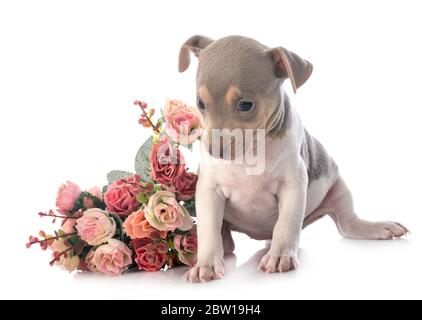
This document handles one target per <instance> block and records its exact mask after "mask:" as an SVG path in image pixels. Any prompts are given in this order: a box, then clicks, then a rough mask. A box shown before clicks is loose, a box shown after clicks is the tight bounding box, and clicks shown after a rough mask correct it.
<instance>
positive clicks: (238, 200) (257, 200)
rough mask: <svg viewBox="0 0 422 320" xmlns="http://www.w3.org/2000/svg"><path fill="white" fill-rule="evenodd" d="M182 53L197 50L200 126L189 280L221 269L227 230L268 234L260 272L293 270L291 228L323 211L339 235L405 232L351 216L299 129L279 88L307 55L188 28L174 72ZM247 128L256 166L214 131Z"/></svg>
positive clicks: (305, 71)
mask: <svg viewBox="0 0 422 320" xmlns="http://www.w3.org/2000/svg"><path fill="white" fill-rule="evenodd" d="M191 53H193V54H195V55H196V56H197V57H198V58H199V64H198V71H197V103H198V108H199V109H200V110H201V112H202V115H203V116H204V119H205V128H204V134H203V137H202V142H201V162H200V172H199V179H198V184H197V192H196V210H197V217H198V242H199V247H198V262H197V264H196V266H195V267H194V268H192V269H191V270H190V271H188V272H187V274H186V277H187V279H188V280H189V281H191V282H199V281H202V282H206V281H210V280H212V279H220V278H222V277H223V275H224V262H223V256H224V254H225V253H231V252H233V250H234V242H233V239H232V236H231V231H232V230H235V231H240V232H243V233H245V234H247V235H249V236H250V237H252V238H254V239H258V240H264V239H268V240H271V245H270V248H269V250H268V253H267V254H266V255H265V256H264V257H263V258H262V260H261V262H260V265H259V267H260V268H261V269H262V270H264V271H266V272H285V271H289V270H291V269H296V268H297V266H298V257H297V252H298V249H299V237H300V232H301V229H302V228H304V227H306V226H307V225H309V224H310V223H312V222H314V221H315V220H317V219H318V218H321V217H322V216H324V215H329V216H330V217H331V218H332V219H333V220H334V222H335V223H336V225H337V228H338V230H339V232H340V233H341V235H343V236H344V237H348V238H355V239H394V238H397V237H401V236H403V235H405V234H406V233H407V232H408V230H407V229H406V227H404V226H403V225H401V224H400V223H396V222H369V221H366V220H362V219H360V218H359V217H358V216H357V215H356V213H355V212H354V208H353V201H352V195H351V193H350V191H349V189H348V188H347V186H346V184H345V182H344V181H343V179H342V178H341V176H340V175H339V172H338V168H337V165H336V164H335V162H334V161H333V159H331V158H330V156H329V155H328V154H327V152H326V151H325V150H324V148H323V146H322V145H321V144H320V143H319V142H318V141H317V140H316V139H315V138H313V137H312V136H311V135H309V133H308V132H307V131H306V129H305V128H304V127H303V125H302V123H301V120H300V118H299V116H298V114H297V112H296V111H295V109H294V108H293V107H292V105H291V104H290V101H289V98H288V96H287V95H286V93H285V91H284V90H283V89H282V87H281V86H282V84H283V82H284V80H286V79H287V78H289V79H290V82H291V84H292V86H293V90H294V92H296V90H297V88H299V87H300V86H302V85H303V84H304V83H305V82H306V80H307V79H308V78H309V76H310V75H311V73H312V64H311V63H309V62H308V61H306V60H304V59H302V58H300V57H299V56H298V55H296V54H294V53H293V52H290V51H288V50H286V49H284V48H281V47H279V48H268V47H266V46H264V45H262V44H260V43H258V42H257V41H255V40H252V39H249V38H245V37H241V36H229V37H226V38H222V39H220V40H217V41H213V40H211V39H209V38H207V37H204V36H199V35H196V36H193V37H191V38H190V39H188V40H187V41H186V42H185V43H184V44H183V46H182V48H181V50H180V56H179V71H180V72H183V71H185V70H186V69H187V68H188V66H189V63H190V55H191ZM247 129H261V130H262V131H263V132H264V137H263V138H262V139H261V141H258V139H257V135H255V136H254V139H252V140H253V141H252V143H251V145H252V147H251V148H252V149H253V150H255V151H256V150H257V149H259V144H264V146H265V152H264V153H263V154H259V152H258V154H257V158H259V157H261V158H262V159H261V160H265V167H264V168H263V170H262V172H260V173H259V174H250V171H248V170H250V165H249V164H247V163H239V162H236V161H233V160H234V159H235V155H234V154H233V150H234V149H235V148H236V146H235V141H234V140H235V139H234V137H233V136H232V137H229V139H226V140H224V139H223V137H224V138H226V137H225V136H224V135H221V136H219V137H217V138H216V136H215V135H214V132H215V131H216V130H217V131H218V130H220V131H221V130H226V131H227V130H228V131H229V132H233V130H240V132H242V133H245V132H246V131H247ZM217 140H218V141H217ZM222 141H223V142H222ZM215 145H218V147H217V148H215ZM229 148H230V149H231V151H230V152H229V153H230V156H229V158H230V159H226V157H225V156H224V155H225V154H226V153H225V152H226V151H227V149H229ZM245 148H246V143H245Z"/></svg>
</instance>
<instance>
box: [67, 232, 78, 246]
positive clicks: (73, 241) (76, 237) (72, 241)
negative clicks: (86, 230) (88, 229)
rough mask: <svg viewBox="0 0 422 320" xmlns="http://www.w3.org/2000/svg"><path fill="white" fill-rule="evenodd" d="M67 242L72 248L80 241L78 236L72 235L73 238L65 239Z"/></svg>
mask: <svg viewBox="0 0 422 320" xmlns="http://www.w3.org/2000/svg"><path fill="white" fill-rule="evenodd" d="M67 241H68V242H69V243H70V244H71V245H72V246H74V245H76V244H77V243H78V242H80V241H81V238H79V236H78V235H76V234H75V235H73V236H71V237H70V238H68V239H67Z"/></svg>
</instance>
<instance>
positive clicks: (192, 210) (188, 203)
mask: <svg viewBox="0 0 422 320" xmlns="http://www.w3.org/2000/svg"><path fill="white" fill-rule="evenodd" d="M183 206H184V207H185V208H186V210H188V212H189V214H190V216H191V217H196V209H195V198H193V199H191V200H189V201H185V203H184V204H183Z"/></svg>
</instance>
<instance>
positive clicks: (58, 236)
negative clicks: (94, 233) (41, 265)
mask: <svg viewBox="0 0 422 320" xmlns="http://www.w3.org/2000/svg"><path fill="white" fill-rule="evenodd" d="M77 234H78V233H77V232H72V233H66V234H62V235H56V236H54V237H49V238H44V239H42V240H38V239H37V240H33V241H30V242H28V245H33V244H36V243H43V242H48V241H50V240H58V239H61V238H69V237H72V236H74V235H77Z"/></svg>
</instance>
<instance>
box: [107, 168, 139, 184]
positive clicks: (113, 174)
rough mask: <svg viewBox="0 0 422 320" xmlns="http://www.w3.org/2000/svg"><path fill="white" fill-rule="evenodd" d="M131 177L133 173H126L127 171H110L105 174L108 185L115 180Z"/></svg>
mask: <svg viewBox="0 0 422 320" xmlns="http://www.w3.org/2000/svg"><path fill="white" fill-rule="evenodd" d="M132 175H133V173H131V172H128V171H122V170H113V171H110V172H109V173H108V174H107V180H108V183H109V184H112V183H113V182H114V181H116V180H119V179H123V178H127V177H130V176H132Z"/></svg>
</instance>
